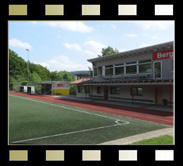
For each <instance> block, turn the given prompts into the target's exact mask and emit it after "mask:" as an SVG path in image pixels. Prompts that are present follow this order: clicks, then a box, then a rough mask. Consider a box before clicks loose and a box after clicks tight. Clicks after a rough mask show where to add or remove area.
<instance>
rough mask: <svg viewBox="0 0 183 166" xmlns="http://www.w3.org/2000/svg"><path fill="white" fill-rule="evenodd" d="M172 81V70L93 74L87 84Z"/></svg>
mask: <svg viewBox="0 0 183 166" xmlns="http://www.w3.org/2000/svg"><path fill="white" fill-rule="evenodd" d="M160 82H164V83H165V82H169V83H170V82H171V83H172V82H173V71H163V72H154V73H153V72H151V73H140V74H128V75H118V76H113V75H111V76H105V77H104V76H95V77H93V78H92V79H91V80H89V81H87V84H100V83H160Z"/></svg>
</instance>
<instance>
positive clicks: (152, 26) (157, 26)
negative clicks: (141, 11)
mask: <svg viewBox="0 0 183 166" xmlns="http://www.w3.org/2000/svg"><path fill="white" fill-rule="evenodd" d="M133 23H134V24H135V25H136V26H138V27H140V28H142V29H143V30H166V29H168V28H170V27H173V25H174V22H173V21H162V20H161V21H135V22H133Z"/></svg>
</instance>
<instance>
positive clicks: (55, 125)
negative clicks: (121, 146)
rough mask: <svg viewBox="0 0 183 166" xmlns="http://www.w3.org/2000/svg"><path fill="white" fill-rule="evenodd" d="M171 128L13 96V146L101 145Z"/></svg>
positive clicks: (10, 114) (11, 106) (10, 117)
mask: <svg viewBox="0 0 183 166" xmlns="http://www.w3.org/2000/svg"><path fill="white" fill-rule="evenodd" d="M165 127H167V126H165V125H161V124H157V123H153V122H146V121H142V120H137V119H132V118H128V117H123V116H118V115H112V114H108V113H103V112H97V111H93V110H89V109H84V108H79V107H73V106H68V105H63V104H58V103H52V102H48V101H42V100H38V99H33V98H28V97H22V96H17V95H12V94H10V95H9V144H39V145H42V144H44V145H47V144H52V145H54V144H67V145H73V144H74V145H76V144H79V145H81V144H87V145H88V144H100V143H102V142H107V141H110V140H115V139H119V138H123V137H128V136H132V135H136V134H140V133H144V132H148V131H153V130H158V129H161V128H165Z"/></svg>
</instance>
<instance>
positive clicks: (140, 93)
mask: <svg viewBox="0 0 183 166" xmlns="http://www.w3.org/2000/svg"><path fill="white" fill-rule="evenodd" d="M131 95H134V96H143V88H140V87H134V88H131Z"/></svg>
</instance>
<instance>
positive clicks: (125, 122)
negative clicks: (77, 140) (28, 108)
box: [10, 95, 130, 144]
mask: <svg viewBox="0 0 183 166" xmlns="http://www.w3.org/2000/svg"><path fill="white" fill-rule="evenodd" d="M10 96H12V97H17V98H21V99H25V100H30V101H33V102H38V103H43V104H47V105H52V106H55V107H62V108H65V109H68V110H74V111H77V112H82V113H86V114H90V115H95V116H99V117H103V118H107V119H112V120H115V124H113V125H108V126H101V127H96V128H90V129H85V130H79V131H72V132H67V133H60V134H55V135H49V136H43V137H37V138H31V139H25V140H19V141H14V142H11V143H12V144H14V143H22V142H28V141H34V140H40V139H46V138H52V137H58V136H63V135H70V134H76V133H82V132H87V131H93V130H99V129H104V128H110V127H115V126H120V125H126V124H129V123H130V122H128V121H125V120H120V119H116V118H111V117H108V116H104V115H99V114H95V113H90V112H85V111H81V110H78V109H74V108H67V107H65V106H62V105H56V104H52V103H50V102H43V101H40V100H34V99H30V98H26V97H20V96H16V95H10ZM120 121H121V122H123V123H119V122H120Z"/></svg>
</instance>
